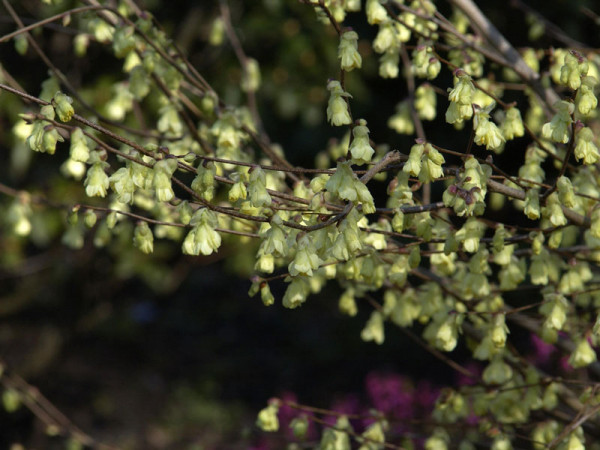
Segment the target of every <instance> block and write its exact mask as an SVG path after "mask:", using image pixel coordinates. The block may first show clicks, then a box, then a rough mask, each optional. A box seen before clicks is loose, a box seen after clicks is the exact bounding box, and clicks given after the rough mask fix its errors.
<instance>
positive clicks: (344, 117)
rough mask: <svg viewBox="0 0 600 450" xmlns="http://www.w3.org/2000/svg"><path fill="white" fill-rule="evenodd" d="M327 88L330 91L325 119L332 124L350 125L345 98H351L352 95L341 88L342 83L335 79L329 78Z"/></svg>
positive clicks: (350, 120)
mask: <svg viewBox="0 0 600 450" xmlns="http://www.w3.org/2000/svg"><path fill="white" fill-rule="evenodd" d="M327 90H328V91H329V92H330V94H329V103H328V104H327V120H328V121H329V123H331V125H334V126H341V125H350V124H351V123H352V119H351V117H350V112H349V111H348V103H346V100H345V98H348V97H350V98H352V96H351V95H350V94H349V93H347V92H345V91H344V90H343V89H342V85H341V84H340V82H339V81H337V80H330V81H329V83H327Z"/></svg>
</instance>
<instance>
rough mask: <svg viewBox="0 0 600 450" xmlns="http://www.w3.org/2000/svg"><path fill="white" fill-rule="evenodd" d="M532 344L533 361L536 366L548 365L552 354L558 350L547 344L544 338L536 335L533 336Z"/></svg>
mask: <svg viewBox="0 0 600 450" xmlns="http://www.w3.org/2000/svg"><path fill="white" fill-rule="evenodd" d="M531 344H532V346H533V351H534V354H533V356H532V357H531V359H532V362H533V363H534V364H547V363H548V362H550V358H551V357H552V353H554V351H555V350H556V348H555V347H554V345H552V344H547V343H546V342H544V341H543V340H542V338H540V337H538V335H536V334H534V333H532V334H531Z"/></svg>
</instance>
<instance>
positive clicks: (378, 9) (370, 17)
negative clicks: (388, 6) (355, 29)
mask: <svg viewBox="0 0 600 450" xmlns="http://www.w3.org/2000/svg"><path fill="white" fill-rule="evenodd" d="M365 9H366V12H367V21H368V22H369V24H370V25H377V24H378V23H381V22H383V21H385V20H387V17H388V14H387V11H386V10H385V8H384V7H383V6H382V5H381V3H380V2H379V0H367V5H366V8H365Z"/></svg>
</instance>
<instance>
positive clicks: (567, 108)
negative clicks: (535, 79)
mask: <svg viewBox="0 0 600 450" xmlns="http://www.w3.org/2000/svg"><path fill="white" fill-rule="evenodd" d="M554 107H555V108H556V110H557V111H556V114H555V115H554V117H553V118H552V120H551V121H550V122H547V123H545V124H544V126H543V127H542V135H543V136H544V137H545V138H546V139H551V140H553V141H554V142H561V143H563V144H566V143H567V142H569V136H570V133H569V129H570V125H571V123H573V118H572V117H571V116H572V114H573V111H574V110H575V105H573V103H571V102H567V101H565V100H559V101H558V102H556V103H555V104H554Z"/></svg>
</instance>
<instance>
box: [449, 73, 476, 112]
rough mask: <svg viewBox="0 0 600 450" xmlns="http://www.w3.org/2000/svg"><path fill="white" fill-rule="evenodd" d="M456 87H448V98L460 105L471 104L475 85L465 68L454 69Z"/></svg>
mask: <svg viewBox="0 0 600 450" xmlns="http://www.w3.org/2000/svg"><path fill="white" fill-rule="evenodd" d="M454 77H455V78H454V87H453V88H452V89H448V100H450V101H451V102H454V103H457V104H459V105H469V106H470V105H471V103H472V101H473V96H474V95H475V85H474V84H473V81H472V80H471V77H470V75H468V74H467V73H466V72H465V71H464V70H462V69H457V70H455V71H454Z"/></svg>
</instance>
